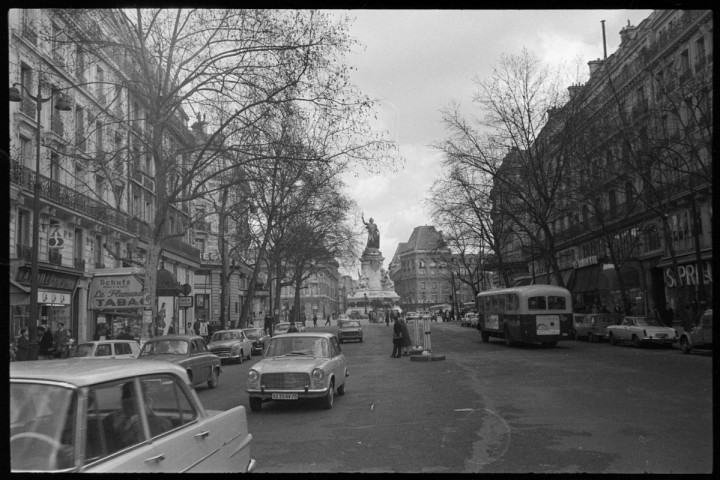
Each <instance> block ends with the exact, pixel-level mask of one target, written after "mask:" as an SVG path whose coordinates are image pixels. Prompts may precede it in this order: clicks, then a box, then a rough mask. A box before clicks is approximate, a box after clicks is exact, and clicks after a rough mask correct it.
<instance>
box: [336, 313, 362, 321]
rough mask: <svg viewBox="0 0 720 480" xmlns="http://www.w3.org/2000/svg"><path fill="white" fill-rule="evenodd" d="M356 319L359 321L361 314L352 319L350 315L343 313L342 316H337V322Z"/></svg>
mask: <svg viewBox="0 0 720 480" xmlns="http://www.w3.org/2000/svg"><path fill="white" fill-rule="evenodd" d="M353 313H355V312H353ZM355 319H357V320H359V319H360V314H359V313H357V314H356V315H355V316H354V317H352V318H351V317H350V316H348V315H345V314H344V313H341V314H340V315H338V316H337V321H338V322H339V321H340V320H355Z"/></svg>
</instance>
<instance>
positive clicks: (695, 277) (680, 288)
mask: <svg viewBox="0 0 720 480" xmlns="http://www.w3.org/2000/svg"><path fill="white" fill-rule="evenodd" d="M695 259H696V257H695V255H684V256H680V257H678V259H677V263H678V268H677V276H673V269H672V261H671V259H670V258H664V259H662V260H661V261H660V262H659V263H658V264H657V266H656V268H657V269H659V270H660V272H661V275H662V276H660V275H655V276H654V277H653V278H654V279H658V281H660V279H662V280H661V281H662V284H663V287H664V293H665V301H666V303H667V306H668V307H669V308H672V309H673V310H674V311H676V312H677V311H678V310H679V309H681V308H682V307H683V305H681V303H683V302H689V303H690V304H691V305H692V304H693V303H696V302H699V301H701V300H702V299H703V296H704V300H705V301H706V302H707V304H708V305H712V300H713V288H712V287H713V277H712V252H704V253H703V256H702V272H703V287H702V288H703V292H702V293H703V294H704V295H702V294H701V292H700V283H699V271H700V269H699V268H698V266H697V262H695Z"/></svg>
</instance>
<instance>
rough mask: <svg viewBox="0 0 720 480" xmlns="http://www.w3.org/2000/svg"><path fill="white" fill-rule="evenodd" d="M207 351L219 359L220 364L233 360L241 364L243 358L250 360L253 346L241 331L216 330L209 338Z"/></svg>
mask: <svg viewBox="0 0 720 480" xmlns="http://www.w3.org/2000/svg"><path fill="white" fill-rule="evenodd" d="M207 349H208V350H209V351H210V353H213V354H215V355H217V356H218V357H220V362H222V361H223V360H234V361H236V362H238V363H242V361H243V359H245V358H247V359H248V360H250V357H251V356H252V349H253V345H252V340H250V339H249V338H247V337H246V336H245V333H244V332H243V331H242V330H218V331H217V332H215V333H213V334H212V337H210V343H208V344H207Z"/></svg>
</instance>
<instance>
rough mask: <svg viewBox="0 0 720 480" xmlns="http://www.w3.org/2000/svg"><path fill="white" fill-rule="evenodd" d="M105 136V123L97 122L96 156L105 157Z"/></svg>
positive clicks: (100, 158)
mask: <svg viewBox="0 0 720 480" xmlns="http://www.w3.org/2000/svg"><path fill="white" fill-rule="evenodd" d="M104 143H105V138H104V137H103V125H102V123H101V122H97V123H95V156H96V157H97V158H98V159H99V160H102V159H103V147H104V146H105V145H104Z"/></svg>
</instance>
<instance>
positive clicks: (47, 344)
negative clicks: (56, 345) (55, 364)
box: [38, 328, 53, 360]
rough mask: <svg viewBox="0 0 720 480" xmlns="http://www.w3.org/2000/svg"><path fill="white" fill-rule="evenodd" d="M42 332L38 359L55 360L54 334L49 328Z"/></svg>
mask: <svg viewBox="0 0 720 480" xmlns="http://www.w3.org/2000/svg"><path fill="white" fill-rule="evenodd" d="M42 330H43V333H42V337H41V338H40V348H39V349H38V358H39V359H40V360H50V359H52V358H53V334H52V332H51V331H50V329H49V328H43V329H42Z"/></svg>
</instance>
